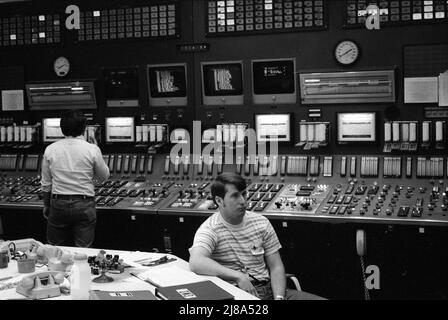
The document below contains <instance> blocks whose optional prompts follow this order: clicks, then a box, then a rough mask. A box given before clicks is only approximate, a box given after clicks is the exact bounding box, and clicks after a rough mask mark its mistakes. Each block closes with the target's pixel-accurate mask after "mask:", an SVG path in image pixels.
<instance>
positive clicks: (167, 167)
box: [163, 156, 171, 174]
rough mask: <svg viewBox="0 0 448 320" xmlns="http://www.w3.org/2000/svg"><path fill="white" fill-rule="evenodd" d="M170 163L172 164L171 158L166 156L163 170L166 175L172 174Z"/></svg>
mask: <svg viewBox="0 0 448 320" xmlns="http://www.w3.org/2000/svg"><path fill="white" fill-rule="evenodd" d="M170 162H171V160H170V156H166V158H165V168H164V170H163V172H164V173H165V174H169V173H170Z"/></svg>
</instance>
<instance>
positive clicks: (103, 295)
mask: <svg viewBox="0 0 448 320" xmlns="http://www.w3.org/2000/svg"><path fill="white" fill-rule="evenodd" d="M90 300H157V298H156V296H155V295H154V294H153V293H152V292H151V291H149V290H122V291H103V290H91V291H90Z"/></svg>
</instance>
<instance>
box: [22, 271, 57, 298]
mask: <svg viewBox="0 0 448 320" xmlns="http://www.w3.org/2000/svg"><path fill="white" fill-rule="evenodd" d="M63 282H64V273H60V272H56V271H46V272H40V273H35V274H32V275H29V276H25V277H23V278H22V280H20V282H19V284H18V285H17V288H16V291H17V292H18V293H20V294H22V295H24V296H26V297H28V298H30V299H45V298H52V297H58V296H60V295H61V289H60V285H61V284H62V283H63Z"/></svg>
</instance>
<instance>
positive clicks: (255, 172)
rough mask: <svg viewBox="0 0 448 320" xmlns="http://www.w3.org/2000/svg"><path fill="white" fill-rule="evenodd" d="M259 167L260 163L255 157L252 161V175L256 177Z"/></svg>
mask: <svg viewBox="0 0 448 320" xmlns="http://www.w3.org/2000/svg"><path fill="white" fill-rule="evenodd" d="M259 167H260V162H259V158H258V157H255V161H254V175H256V176H258V169H259Z"/></svg>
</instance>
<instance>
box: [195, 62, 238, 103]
mask: <svg viewBox="0 0 448 320" xmlns="http://www.w3.org/2000/svg"><path fill="white" fill-rule="evenodd" d="M201 68H202V101H203V104H204V105H242V104H243V102H244V96H243V62H242V61H223V62H202V63H201Z"/></svg>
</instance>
